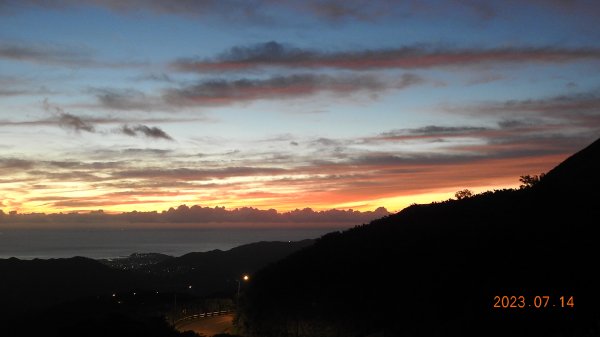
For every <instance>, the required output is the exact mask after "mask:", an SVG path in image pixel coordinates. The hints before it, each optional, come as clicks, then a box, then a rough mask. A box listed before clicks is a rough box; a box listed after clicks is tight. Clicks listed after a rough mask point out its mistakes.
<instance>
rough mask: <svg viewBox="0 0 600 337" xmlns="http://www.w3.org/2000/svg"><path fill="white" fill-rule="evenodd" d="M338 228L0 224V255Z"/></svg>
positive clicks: (170, 245)
mask: <svg viewBox="0 0 600 337" xmlns="http://www.w3.org/2000/svg"><path fill="white" fill-rule="evenodd" d="M340 229H342V228H339V227H335V228H331V227H323V228H314V227H313V228H176V229H166V228H160V229H159V228H150V229H141V228H128V229H60V230H57V229H55V228H54V229H14V228H13V229H2V230H0V232H1V233H2V234H1V235H0V258H3V259H6V258H10V257H16V258H19V259H35V258H40V259H50V258H68V257H73V256H83V257H88V258H93V259H110V258H118V257H126V256H129V255H131V254H133V253H160V254H166V255H170V256H176V257H177V256H181V255H184V254H187V253H190V252H205V251H210V250H214V249H220V250H228V249H231V248H234V247H237V246H240V245H243V244H247V243H252V242H258V241H299V240H303V239H314V238H318V237H320V236H321V235H323V234H326V233H328V232H331V231H334V230H340Z"/></svg>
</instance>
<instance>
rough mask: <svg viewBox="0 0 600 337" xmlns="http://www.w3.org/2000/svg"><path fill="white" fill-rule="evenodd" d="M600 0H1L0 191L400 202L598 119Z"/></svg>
mask: <svg viewBox="0 0 600 337" xmlns="http://www.w3.org/2000/svg"><path fill="white" fill-rule="evenodd" d="M598 22H600V2H597V1H576V0H573V1H566V0H564V1H562V0H518V1H517V0H502V1H485V2H483V1H474V0H473V1H471V0H450V1H427V0H426V1H411V0H407V1H384V0H382V1H358V0H345V1H338V0H303V1H300V0H284V1H272V0H263V1H257V0H249V1H241V0H239V1H238V0H222V1H217V0H204V1H187V0H186V1H184V0H180V1H172V0H148V1H141V0H118V1H117V0H106V1H100V0H80V1H75V0H61V1H36V0H19V1H17V0H14V1H13V0H0V209H1V210H3V212H4V213H5V214H7V213H9V212H11V211H13V212H14V211H16V212H18V213H60V212H62V213H68V212H89V211H92V210H94V211H96V210H103V211H104V212H108V213H119V212H132V211H134V210H136V211H145V212H150V211H155V210H156V211H162V210H167V209H169V208H171V207H174V208H177V207H178V206H179V205H182V204H185V205H190V206H191V205H201V206H202V207H213V208H214V207H216V206H220V207H225V208H226V209H230V210H233V209H236V208H242V207H253V208H258V209H261V210H267V209H274V210H277V211H279V212H289V211H292V210H295V209H304V208H307V207H310V208H312V209H313V210H315V211H323V210H329V209H340V210H348V209H353V210H359V211H375V210H376V209H378V208H379V207H385V208H386V209H387V210H389V211H398V210H401V209H402V208H404V207H406V206H408V205H410V204H412V203H426V202H431V201H436V200H445V199H448V198H451V197H453V195H454V192H456V191H458V190H461V189H464V188H468V189H470V190H472V191H474V192H482V191H486V190H492V189H501V188H512V187H516V186H518V185H519V181H518V179H519V176H521V175H525V174H540V173H542V172H547V171H548V170H550V169H551V168H552V167H554V166H556V165H557V164H558V163H560V162H561V161H562V160H564V159H566V158H567V157H568V156H569V155H571V154H573V153H574V152H576V151H577V150H579V149H581V148H582V147H584V146H585V145H587V144H589V143H591V142H592V141H594V140H595V139H597V138H598V136H599V135H600V132H599V131H600V29H599V28H600V27H599V24H598Z"/></svg>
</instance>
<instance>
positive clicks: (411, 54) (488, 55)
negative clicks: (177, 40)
mask: <svg viewBox="0 0 600 337" xmlns="http://www.w3.org/2000/svg"><path fill="white" fill-rule="evenodd" d="M578 60H600V49H595V48H579V49H569V48H559V47H504V48H488V49H486V48H478V49H475V48H472V49H466V48H452V47H435V46H431V45H414V46H404V47H398V48H388V49H375V50H357V51H342V52H324V51H319V50H313V49H303V48H297V47H293V46H291V45H287V44H282V43H278V42H276V41H270V42H266V43H261V44H256V45H251V46H236V47H233V48H231V49H230V50H228V51H226V52H224V53H222V54H220V55H219V56H217V57H215V58H213V59H190V58H188V59H180V60H177V61H175V62H174V63H172V67H173V68H174V69H176V70H179V71H183V72H199V73H205V72H214V71H217V72H224V71H240V70H249V69H255V68H261V67H274V66H275V67H287V68H336V69H352V70H371V69H394V68H395V69H423V68H433V67H471V66H474V65H480V64H493V63H562V62H572V61H578Z"/></svg>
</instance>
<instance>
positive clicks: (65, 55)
mask: <svg viewBox="0 0 600 337" xmlns="http://www.w3.org/2000/svg"><path fill="white" fill-rule="evenodd" d="M0 59H5V60H14V61H23V62H33V63H40V64H60V65H71V66H81V65H89V64H91V63H94V61H93V58H92V54H91V52H89V51H85V50H81V49H79V50H76V49H73V48H66V47H62V48H61V47H57V46H54V45H52V46H51V45H44V44H24V43H9V42H0Z"/></svg>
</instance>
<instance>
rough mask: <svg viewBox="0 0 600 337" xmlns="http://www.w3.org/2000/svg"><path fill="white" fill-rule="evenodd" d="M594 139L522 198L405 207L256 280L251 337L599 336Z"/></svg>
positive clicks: (508, 195)
mask: <svg viewBox="0 0 600 337" xmlns="http://www.w3.org/2000/svg"><path fill="white" fill-rule="evenodd" d="M599 191H600V141H596V142H595V143H593V144H592V145H590V146H589V147H587V148H586V149H584V150H582V151H581V152H579V153H577V154H575V155H574V156H572V157H571V158H569V159H568V160H566V161H565V162H563V163H562V164H560V165H559V166H558V167H556V168H555V169H553V170H552V171H550V172H549V173H548V174H546V175H545V176H544V177H542V178H541V179H539V181H536V180H535V179H534V180H533V181H531V182H530V183H526V184H524V186H523V188H521V189H519V190H501V191H493V192H486V193H483V194H480V195H475V196H471V197H468V198H464V199H461V200H449V201H446V202H441V203H433V204H429V205H414V206H411V207H409V208H407V209H405V210H403V211H401V212H400V213H398V214H395V215H391V216H388V217H385V218H382V219H379V220H376V221H373V222H371V223H370V224H368V225H363V226H359V227H356V228H354V229H351V230H347V231H345V232H342V233H339V232H335V233H331V234H328V235H325V236H324V237H322V238H321V239H319V240H318V241H317V242H316V244H315V245H313V246H312V247H310V248H308V249H305V250H302V251H300V252H298V253H295V254H292V255H291V256H289V257H287V258H285V259H283V260H282V261H280V262H278V263H277V264H275V265H272V266H270V267H268V268H266V269H265V270H263V271H262V272H260V273H259V274H258V275H256V277H255V278H254V281H253V282H252V285H251V287H249V288H248V290H247V291H246V292H245V293H244V297H243V298H242V305H241V310H240V311H239V314H238V317H237V322H238V324H239V326H241V327H243V328H244V329H245V331H246V334H247V335H249V336H257V337H258V336H261V337H269V336H599V335H600V277H599V275H600V273H598V257H599V256H600V255H599V247H600V237H599V233H600V231H599V226H600V222H599V220H598V219H600V217H599V215H600V204H599V200H600V199H599V198H598V193H599Z"/></svg>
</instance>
